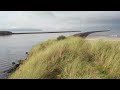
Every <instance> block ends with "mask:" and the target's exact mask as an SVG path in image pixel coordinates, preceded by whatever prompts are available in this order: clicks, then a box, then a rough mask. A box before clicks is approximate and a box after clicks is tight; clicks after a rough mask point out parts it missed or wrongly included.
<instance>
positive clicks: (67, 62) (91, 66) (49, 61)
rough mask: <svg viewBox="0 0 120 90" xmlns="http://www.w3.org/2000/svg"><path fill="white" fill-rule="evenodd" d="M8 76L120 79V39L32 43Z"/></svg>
mask: <svg viewBox="0 0 120 90" xmlns="http://www.w3.org/2000/svg"><path fill="white" fill-rule="evenodd" d="M8 78H9V79H120V41H114V42H113V41H102V40H95V41H88V40H85V39H82V38H79V37H69V38H67V39H64V40H60V41H57V40H48V41H46V42H43V43H42V44H38V45H36V46H35V47H33V48H32V50H31V51H30V54H29V56H28V58H27V60H26V61H24V63H23V64H22V65H20V67H19V68H18V69H17V70H16V71H15V72H14V73H12V74H11V75H10V76H9V77H8Z"/></svg>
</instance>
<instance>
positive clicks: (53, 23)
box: [0, 11, 120, 30]
mask: <svg viewBox="0 0 120 90" xmlns="http://www.w3.org/2000/svg"><path fill="white" fill-rule="evenodd" d="M119 24H120V11H0V29H9V28H36V29H50V28H51V29H55V30H57V29H61V28H68V29H70V28H82V27H86V26H87V27H88V26H102V25H104V26H106V27H107V25H109V27H108V28H111V27H112V25H116V26H120V25H119Z"/></svg>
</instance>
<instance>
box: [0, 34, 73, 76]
mask: <svg viewBox="0 0 120 90" xmlns="http://www.w3.org/2000/svg"><path fill="white" fill-rule="evenodd" d="M72 34H73V33H67V34H26V35H12V36H0V78H4V77H5V75H6V74H5V73H3V71H5V70H8V69H9V68H10V67H11V66H12V62H17V61H18V60H21V59H24V58H25V57H26V54H25V53H26V52H29V51H30V50H31V48H32V46H34V45H36V44H37V43H40V42H43V41H46V40H48V39H54V38H56V37H58V36H59V35H72Z"/></svg>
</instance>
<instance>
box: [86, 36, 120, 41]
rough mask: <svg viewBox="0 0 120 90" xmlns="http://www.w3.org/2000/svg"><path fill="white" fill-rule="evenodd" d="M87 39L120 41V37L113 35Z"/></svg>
mask: <svg viewBox="0 0 120 90" xmlns="http://www.w3.org/2000/svg"><path fill="white" fill-rule="evenodd" d="M86 40H107V41H120V38H111V37H88V38H86Z"/></svg>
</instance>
